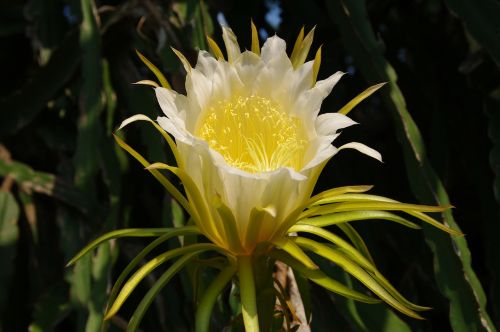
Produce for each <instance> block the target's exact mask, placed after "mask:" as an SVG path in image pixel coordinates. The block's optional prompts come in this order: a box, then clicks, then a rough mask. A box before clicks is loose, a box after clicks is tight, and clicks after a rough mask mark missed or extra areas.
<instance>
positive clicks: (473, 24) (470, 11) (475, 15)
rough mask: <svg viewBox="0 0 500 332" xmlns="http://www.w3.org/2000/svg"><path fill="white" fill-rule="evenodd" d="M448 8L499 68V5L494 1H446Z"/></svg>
mask: <svg viewBox="0 0 500 332" xmlns="http://www.w3.org/2000/svg"><path fill="white" fill-rule="evenodd" d="M445 2H446V4H447V5H448V8H449V9H450V10H451V11H452V12H453V13H454V14H455V15H456V16H458V17H459V18H460V19H461V20H462V21H463V23H464V25H465V28H466V29H467V31H468V32H469V33H470V34H471V35H472V37H474V39H475V40H476V41H478V42H479V43H480V44H481V46H483V47H484V48H485V49H486V50H487V51H488V53H490V55H491V57H492V58H493V59H494V60H495V62H496V63H497V65H499V66H500V45H499V43H498V31H500V22H499V20H498V13H500V4H499V3H498V2H497V1H494V0H482V1H474V2H470V1H467V0H446V1H445Z"/></svg>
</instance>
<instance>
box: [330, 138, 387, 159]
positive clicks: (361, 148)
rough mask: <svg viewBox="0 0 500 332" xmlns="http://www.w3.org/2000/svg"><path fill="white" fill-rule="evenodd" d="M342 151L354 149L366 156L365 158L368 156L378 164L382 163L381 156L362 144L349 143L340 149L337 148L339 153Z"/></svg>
mask: <svg viewBox="0 0 500 332" xmlns="http://www.w3.org/2000/svg"><path fill="white" fill-rule="evenodd" d="M343 149H355V150H358V151H359V152H361V153H364V154H366V155H367V156H370V157H372V158H375V159H377V160H378V161H380V162H381V161H382V155H381V154H380V153H379V152H378V151H377V150H374V149H372V148H370V147H368V146H366V145H364V144H362V143H358V142H351V143H347V144H344V145H342V146H341V147H340V148H338V150H339V151H340V150H343Z"/></svg>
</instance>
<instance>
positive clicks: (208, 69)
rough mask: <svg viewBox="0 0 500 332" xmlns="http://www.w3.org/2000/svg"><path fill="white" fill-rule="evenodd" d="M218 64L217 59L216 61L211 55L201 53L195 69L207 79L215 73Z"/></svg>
mask: <svg viewBox="0 0 500 332" xmlns="http://www.w3.org/2000/svg"><path fill="white" fill-rule="evenodd" d="M217 63H218V61H217V59H215V58H214V57H213V56H212V55H211V54H210V53H208V52H207V51H199V53H198V60H197V61H196V67H195V68H196V69H198V70H199V71H200V72H202V73H203V75H205V76H206V77H210V76H211V75H212V74H213V72H214V71H215V68H216V67H217Z"/></svg>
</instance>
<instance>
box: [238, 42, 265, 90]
mask: <svg viewBox="0 0 500 332" xmlns="http://www.w3.org/2000/svg"><path fill="white" fill-rule="evenodd" d="M233 65H234V68H235V69H236V71H237V73H238V76H239V78H240V80H241V82H242V84H243V85H244V86H245V90H247V91H248V93H249V94H252V93H254V92H255V91H254V86H255V84H256V78H257V76H259V74H260V72H261V71H262V69H263V67H264V63H263V62H262V60H261V59H260V57H259V56H258V55H257V54H255V53H253V52H250V51H245V52H243V53H241V56H240V57H239V58H238V59H237V60H236V61H235V62H234V64H233Z"/></svg>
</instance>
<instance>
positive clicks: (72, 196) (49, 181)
mask: <svg viewBox="0 0 500 332" xmlns="http://www.w3.org/2000/svg"><path fill="white" fill-rule="evenodd" d="M0 149H1V147H0ZM7 175H9V176H10V177H12V178H13V179H14V180H15V181H16V183H17V184H18V185H19V186H20V187H21V188H22V190H23V191H25V192H27V193H32V192H35V193H39V194H43V195H47V196H52V197H55V198H57V199H58V200H60V201H62V202H65V203H67V204H69V205H71V206H73V207H75V208H77V209H78V210H79V211H80V212H82V213H84V214H89V213H90V211H91V210H92V209H96V207H95V206H93V205H92V204H91V202H90V201H89V200H88V199H87V198H86V197H85V195H84V193H83V192H82V191H81V190H79V189H77V188H75V186H73V185H71V184H70V183H68V182H67V181H65V180H63V179H61V178H57V177H56V176H55V175H54V174H51V173H46V172H39V171H36V170H34V169H33V168H31V167H30V166H28V165H26V164H23V163H20V162H18V161H14V160H8V159H6V158H1V157H0V176H1V177H5V176H7Z"/></svg>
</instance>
